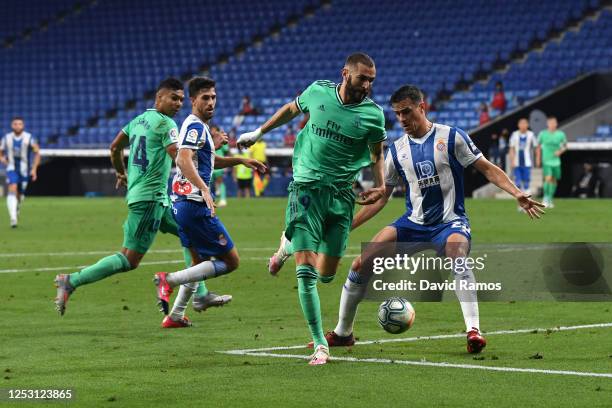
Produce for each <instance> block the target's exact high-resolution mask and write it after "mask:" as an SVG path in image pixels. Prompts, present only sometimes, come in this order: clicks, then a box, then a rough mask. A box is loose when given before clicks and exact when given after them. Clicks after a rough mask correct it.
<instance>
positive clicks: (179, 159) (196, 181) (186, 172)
mask: <svg viewBox="0 0 612 408" xmlns="http://www.w3.org/2000/svg"><path fill="white" fill-rule="evenodd" d="M196 154H197V153H196V152H195V151H194V150H191V149H179V152H178V155H177V156H176V165H177V166H178V167H179V169H181V173H182V174H183V176H185V177H186V178H187V180H189V182H190V183H191V184H193V185H194V186H196V187H197V188H199V189H200V191H201V192H202V198H203V199H204V202H205V203H206V206H207V207H208V208H210V214H211V216H213V217H214V216H215V204H214V200H213V198H212V195H211V194H210V189H209V188H208V186H207V185H206V183H205V182H204V180H202V177H200V174H199V173H198V170H197V169H196V168H195V165H194V164H193V156H194V155H196Z"/></svg>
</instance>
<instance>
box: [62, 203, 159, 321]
mask: <svg viewBox="0 0 612 408" xmlns="http://www.w3.org/2000/svg"><path fill="white" fill-rule="evenodd" d="M163 213H164V206H163V205H162V204H161V203H159V202H155V201H141V202H137V203H133V204H132V205H130V206H129V207H128V216H127V219H126V220H125V222H124V224H123V236H124V239H123V248H122V249H121V251H120V252H117V253H115V254H113V255H109V256H107V257H104V258H102V259H100V260H99V261H98V262H96V263H95V264H93V265H90V266H88V267H86V268H83V269H81V270H80V271H79V272H74V273H72V274H70V275H64V274H61V275H57V276H56V277H55V285H56V287H57V296H56V298H55V305H56V308H57V310H58V312H60V314H62V315H63V314H64V312H65V310H66V303H67V302H68V298H69V297H70V295H71V294H72V292H74V290H75V289H76V288H78V287H79V286H82V285H86V284H89V283H93V282H97V281H99V280H102V279H104V278H107V277H109V276H112V275H114V274H116V273H119V272H127V271H129V270H132V269H135V268H136V267H138V265H139V264H140V261H141V260H142V258H143V256H144V254H145V253H146V252H147V251H148V250H149V247H150V246H151V245H152V244H153V240H154V239H155V235H156V234H157V231H158V229H159V225H160V223H161V218H162V216H163Z"/></svg>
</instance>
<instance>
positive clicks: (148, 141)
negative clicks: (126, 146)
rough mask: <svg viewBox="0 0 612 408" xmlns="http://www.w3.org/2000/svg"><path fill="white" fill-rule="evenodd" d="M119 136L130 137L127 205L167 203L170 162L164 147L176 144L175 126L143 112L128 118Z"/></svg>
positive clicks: (158, 115)
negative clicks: (123, 134)
mask: <svg viewBox="0 0 612 408" xmlns="http://www.w3.org/2000/svg"><path fill="white" fill-rule="evenodd" d="M123 133H125V134H126V135H128V137H129V138H130V156H129V159H128V168H127V172H128V191H127V195H126V200H127V202H128V205H129V204H132V203H136V202H139V201H160V202H163V203H168V178H169V177H170V169H171V167H172V159H171V158H170V156H169V155H168V153H167V152H166V147H168V146H169V145H171V144H172V143H176V142H177V139H178V128H177V126H176V123H175V122H174V120H172V118H170V117H169V116H166V115H164V114H163V113H160V112H158V111H156V110H155V109H147V110H146V111H145V112H144V113H142V114H140V115H138V116H136V117H135V118H134V119H132V121H131V122H130V123H128V124H127V125H126V126H125V127H124V128H123Z"/></svg>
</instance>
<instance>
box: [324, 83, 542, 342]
mask: <svg viewBox="0 0 612 408" xmlns="http://www.w3.org/2000/svg"><path fill="white" fill-rule="evenodd" d="M390 104H391V107H392V109H393V111H394V112H395V115H396V117H397V120H398V122H399V123H400V124H401V126H402V128H403V130H404V132H405V134H404V136H402V137H401V138H400V139H398V140H397V141H396V142H395V143H393V144H392V145H391V146H389V151H388V152H387V156H386V159H385V186H386V191H385V195H384V197H383V198H382V199H381V200H379V201H377V202H375V203H373V204H371V205H368V206H365V207H363V208H362V209H361V210H360V211H359V212H358V213H357V215H355V218H354V220H353V223H352V228H353V229H354V228H357V227H359V226H360V225H362V224H364V223H365V222H366V221H368V220H369V219H371V218H372V217H374V216H375V215H376V214H378V212H380V210H382V209H383V207H384V206H385V205H386V204H387V202H388V200H389V197H391V194H392V193H393V189H394V187H395V186H396V185H397V184H398V182H399V180H400V178H401V179H402V180H403V182H404V183H405V184H406V213H405V214H404V215H402V216H401V217H399V218H398V219H397V220H396V221H395V222H393V223H392V224H390V225H388V226H386V227H384V228H383V229H382V230H380V231H379V232H378V233H377V234H376V235H375V236H374V238H373V239H372V240H371V242H378V243H382V242H405V243H420V242H425V243H432V244H433V245H434V248H435V249H436V250H437V252H438V254H439V255H443V256H445V257H450V258H453V259H458V258H463V259H464V260H465V258H466V257H467V256H468V254H469V251H470V241H471V231H470V224H469V220H468V218H467V214H466V211H465V207H464V197H463V169H464V168H465V167H468V166H470V165H473V166H474V168H476V170H478V171H479V172H481V173H482V174H483V175H484V176H485V177H486V178H487V179H488V180H489V181H490V182H491V183H493V184H495V185H496V186H498V187H499V188H501V189H502V190H504V191H506V192H507V193H509V194H511V195H512V196H513V197H515V198H516V200H517V202H518V204H519V205H520V206H521V207H522V208H523V209H524V210H525V212H526V213H527V214H528V215H529V217H531V218H539V217H540V214H541V213H542V210H541V209H540V208H539V207H540V206H542V204H540V203H538V202H536V201H533V200H531V199H530V198H529V197H530V196H529V194H527V193H525V192H522V191H521V190H519V189H518V188H517V187H516V186H515V185H514V184H513V183H512V181H511V180H510V179H509V178H508V176H507V175H506V173H504V172H503V171H502V170H501V169H500V168H499V167H497V166H495V165H493V164H492V163H491V162H489V161H488V160H487V159H486V158H485V157H484V156H483V155H482V153H481V152H480V151H479V150H478V148H477V147H476V146H475V145H474V143H473V142H472V140H471V139H470V137H469V136H468V135H467V134H466V133H465V132H464V131H463V130H461V129H459V128H456V127H450V126H446V125H441V124H438V123H432V122H430V121H429V120H428V119H427V116H426V111H425V108H424V103H423V96H422V92H421V91H420V90H419V88H417V87H416V86H413V85H404V86H402V87H401V88H399V89H398V90H396V91H395V92H394V93H393V95H392V96H391V101H390ZM373 255H374V254H372V253H369V254H368V250H367V249H366V250H365V251H364V255H363V258H366V257H370V256H373ZM363 263H364V262H362V256H358V257H357V258H355V260H354V261H353V263H352V265H351V269H350V271H349V274H348V277H347V280H346V282H345V284H344V286H343V288H342V295H341V297H340V310H339V318H338V325H337V326H336V328H335V329H334V330H333V331H331V332H328V333H327V334H326V338H327V341H328V343H329V345H330V346H352V345H353V344H354V343H355V338H354V336H353V322H354V319H355V314H356V313H357V305H358V304H359V302H361V300H362V299H363V296H364V295H365V291H366V289H367V286H368V282H369V280H370V277H371V274H372V271H371V270H364V269H365V268H362V267H361V266H362V264H363ZM453 264H454V265H457V267H455V268H454V269H453V275H454V278H455V281H456V282H457V289H456V294H457V297H458V298H459V301H460V303H461V311H462V312H463V318H464V322H465V326H466V333H467V350H468V352H470V353H479V352H480V351H481V350H482V349H483V348H484V347H485V346H486V341H485V339H484V337H483V336H482V335H481V334H480V318H479V311H478V301H477V296H476V290H470V289H461V285H460V282H461V281H465V282H468V283H474V282H475V277H474V273H473V271H472V269H471V268H467V267H463V266H464V265H466V263H465V262H461V263H459V262H454V263H453Z"/></svg>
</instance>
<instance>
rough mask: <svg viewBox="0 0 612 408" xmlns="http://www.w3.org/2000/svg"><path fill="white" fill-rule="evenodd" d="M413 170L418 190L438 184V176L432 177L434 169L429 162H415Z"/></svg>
mask: <svg viewBox="0 0 612 408" xmlns="http://www.w3.org/2000/svg"><path fill="white" fill-rule="evenodd" d="M415 168H416V172H417V177H418V180H419V188H421V189H423V188H428V187H431V186H437V185H439V184H440V176H438V175H437V174H435V175H434V173H435V168H434V164H433V163H432V162H431V161H429V160H425V161H422V162H417V163H416V166H415Z"/></svg>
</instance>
